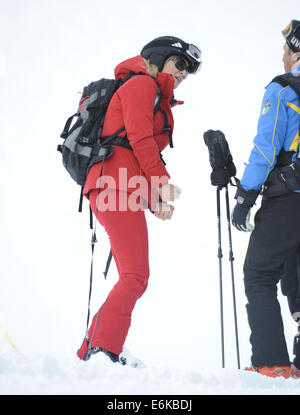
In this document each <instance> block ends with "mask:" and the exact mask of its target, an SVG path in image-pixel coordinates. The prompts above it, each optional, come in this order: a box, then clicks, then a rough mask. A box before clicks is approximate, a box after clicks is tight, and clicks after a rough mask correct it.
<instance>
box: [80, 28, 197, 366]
mask: <svg viewBox="0 0 300 415" xmlns="http://www.w3.org/2000/svg"><path fill="white" fill-rule="evenodd" d="M200 56H201V52H200V50H199V49H198V48H197V47H196V46H194V45H191V44H187V43H185V42H184V41H182V40H181V39H179V38H175V37H170V36H166V37H160V38H157V39H154V40H153V41H152V42H150V43H149V44H147V45H146V46H145V47H144V48H143V50H142V52H141V55H138V56H136V57H134V58H131V59H128V60H126V61H125V62H122V63H120V64H119V65H118V66H117V67H116V69H115V77H116V78H121V79H124V78H125V77H126V76H127V75H128V74H129V73H134V74H139V75H138V76H133V77H131V78H130V79H129V80H127V81H126V82H125V83H124V84H123V85H122V86H121V87H120V88H119V89H118V90H117V91H116V93H115V94H114V95H113V97H112V99H111V101H110V103H109V106H108V109H107V113H106V117H105V121H104V125H103V131H102V135H101V137H108V136H111V135H112V134H114V133H115V132H116V131H118V130H119V129H121V128H122V127H125V131H124V132H123V133H121V134H119V136H125V135H126V136H127V139H128V141H129V144H130V146H131V148H132V150H130V149H128V148H124V147H120V146H113V147H114V152H113V154H112V156H110V157H109V158H107V159H106V160H105V162H104V163H103V166H102V163H97V164H94V165H93V166H92V168H91V169H90V171H89V174H88V177H87V181H86V184H85V187H84V195H85V196H86V197H87V198H88V199H89V201H90V205H91V208H92V210H93V212H94V214H95V216H96V218H97V220H98V221H99V222H100V223H101V225H102V226H103V227H104V228H105V230H106V232H107V234H108V236H109V239H110V244H111V250H112V254H113V257H114V260H115V262H116V266H117V269H118V274H119V280H118V282H117V283H116V284H115V285H114V287H113V289H112V290H111V292H110V293H109V295H108V297H107V299H106V301H105V302H104V304H103V305H102V306H101V308H100V309H99V311H98V312H97V313H96V314H95V316H94V317H93V320H92V323H91V326H90V328H89V331H88V338H89V341H86V339H84V341H83V343H82V345H81V347H80V349H79V350H78V352H77V355H78V357H79V358H80V359H83V360H88V359H89V358H90V356H91V354H94V353H96V352H99V351H102V352H104V353H105V354H106V355H108V356H109V357H110V359H111V360H112V361H119V355H120V353H121V352H122V349H123V345H124V342H125V339H126V336H127V333H128V330H129V327H130V323H131V313H132V311H133V308H134V306H135V303H136V301H137V300H138V298H140V297H141V295H142V294H143V293H144V291H145V290H146V288H147V284H148V278H149V261H148V232H147V223H146V218H145V213H144V208H139V209H136V208H131V205H130V196H131V195H132V193H133V191H136V188H133V187H132V180H133V179H135V178H136V177H139V178H141V179H143V180H142V181H143V183H144V184H145V183H146V184H147V185H148V186H147V190H146V192H144V193H143V195H142V197H141V198H138V199H139V200H140V201H141V200H142V201H143V206H144V207H145V208H146V207H149V208H150V209H151V210H152V212H153V213H154V214H155V216H157V217H158V218H160V219H163V220H165V219H171V217H172V214H173V210H174V207H173V206H172V205H170V204H169V203H168V202H169V201H174V200H175V199H176V198H178V197H179V195H180V189H179V188H178V187H176V186H174V185H171V184H169V179H170V175H169V173H168V171H167V170H166V168H165V165H164V163H163V161H162V159H161V156H160V152H161V151H162V150H164V148H165V147H166V146H167V145H168V144H169V142H170V135H169V131H163V129H164V128H165V126H166V122H167V124H168V126H169V127H171V130H173V125H174V122H173V116H172V111H171V106H173V105H175V104H176V103H177V102H176V101H175V100H174V99H173V92H174V88H176V87H177V86H178V85H179V84H180V83H181V82H182V81H183V80H184V79H185V78H186V76H187V74H188V72H189V73H196V72H197V70H198V69H199V68H200V64H201V61H200ZM158 86H159V89H160V93H161V101H160V109H159V110H158V111H156V112H155V114H154V108H155V102H156V99H157V93H158ZM171 103H172V104H171ZM166 117H167V119H166ZM101 167H103V170H102V178H101V179H100V180H102V179H103V180H105V178H107V177H108V178H109V180H108V181H107V182H106V184H107V186H106V189H105V192H106V195H107V197H108V199H110V200H112V201H113V204H110V205H109V207H107V205H105V206H104V204H105V203H104V200H105V199H103V198H102V199H101V192H103V193H104V191H103V190H101V192H99V177H100V170H101ZM153 178H155V179H156V180H153ZM100 183H101V189H102V187H103V183H102V182H100ZM141 187H142V186H141ZM144 187H145V186H144ZM107 188H108V189H109V191H108V192H107ZM144 190H145V189H144ZM99 196H100V197H99ZM120 196H121V197H120ZM135 199H136V198H135ZM145 202H146V205H145ZM124 206H125V207H124ZM135 206H136V205H135ZM139 206H141V205H139Z"/></svg>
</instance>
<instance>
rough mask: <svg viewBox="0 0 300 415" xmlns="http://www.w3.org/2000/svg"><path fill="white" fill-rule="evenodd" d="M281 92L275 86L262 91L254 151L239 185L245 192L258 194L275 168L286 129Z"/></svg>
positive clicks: (283, 98) (280, 87)
mask: <svg viewBox="0 0 300 415" xmlns="http://www.w3.org/2000/svg"><path fill="white" fill-rule="evenodd" d="M285 89H286V88H283V87H282V86H281V85H279V84H277V83H275V82H273V83H270V84H269V85H268V86H267V88H266V92H265V95H264V98H263V102H262V107H261V113H260V117H259V120H258V126H257V135H256V137H255V138H254V147H253V149H252V151H251V154H250V157H249V163H248V164H247V165H246V168H245V170H244V174H243V177H242V179H241V181H240V184H241V186H242V187H243V188H244V189H245V190H250V189H255V190H260V189H261V186H262V184H263V183H264V182H265V180H266V179H267V177H268V175H269V173H270V172H271V171H272V170H273V169H274V167H275V164H276V160H277V155H278V153H279V152H280V150H281V148H282V146H283V143H284V139H285V135H286V128H287V110H286V102H285V97H284V95H285Z"/></svg>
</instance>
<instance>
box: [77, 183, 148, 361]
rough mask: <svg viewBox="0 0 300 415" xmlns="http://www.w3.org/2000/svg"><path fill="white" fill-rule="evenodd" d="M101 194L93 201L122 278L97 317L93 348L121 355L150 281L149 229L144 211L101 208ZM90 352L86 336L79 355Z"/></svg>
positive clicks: (93, 194) (91, 336) (95, 192)
mask: <svg viewBox="0 0 300 415" xmlns="http://www.w3.org/2000/svg"><path fill="white" fill-rule="evenodd" d="M97 195H98V190H92V191H91V192H90V195H89V200H90V205H91V208H92V210H93V212H94V214H95V216H96V218H97V220H98V221H99V222H100V223H101V225H102V226H104V228H105V230H106V232H107V234H108V236H109V240H110V245H111V250H112V254H113V258H114V260H115V263H116V266H117V269H118V274H119V280H118V282H117V283H116V284H115V285H114V287H113V288H112V290H111V291H110V293H109V295H108V297H107V299H106V301H105V302H104V304H103V305H102V306H101V307H100V309H99V311H98V312H97V313H96V314H95V316H94V317H93V320H92V324H91V326H90V328H89V341H90V344H89V348H91V347H96V346H98V347H102V348H104V349H106V350H109V351H110V352H113V353H116V354H117V355H119V354H120V353H121V352H122V348H123V344H124V342H125V339H126V336H127V333H128V330H129V327H130V323H131V313H132V311H133V308H134V306H135V304H136V301H137V300H138V298H140V297H141V295H142V294H143V293H144V291H145V290H146V288H147V284H148V278H149V260H148V230H147V223H146V218H145V213H144V211H142V210H139V211H136V212H133V211H130V210H126V211H119V210H117V211H104V212H101V211H99V210H97V208H96V203H97ZM117 196H118V195H117ZM86 352H87V345H86V341H85V340H84V341H83V343H82V346H81V348H80V349H79V350H78V352H77V355H78V357H79V358H81V359H83V358H84V355H85V353H86Z"/></svg>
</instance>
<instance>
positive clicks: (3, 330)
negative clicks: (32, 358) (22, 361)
mask: <svg viewBox="0 0 300 415" xmlns="http://www.w3.org/2000/svg"><path fill="white" fill-rule="evenodd" d="M0 330H1V331H2V333H3V334H4V336H5V337H6V339H7V340H8V342H9V344H10V345H11V347H13V348H14V349H15V350H16V352H18V349H17V347H16V345H15V344H14V342H13V341H12V339H11V338H10V337H9V335H8V333H7V331H6V330H5V329H4V327H2V325H1V324H0Z"/></svg>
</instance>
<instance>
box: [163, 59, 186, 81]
mask: <svg viewBox="0 0 300 415" xmlns="http://www.w3.org/2000/svg"><path fill="white" fill-rule="evenodd" d="M183 68H184V69H183ZM187 68H188V63H187V61H186V60H185V59H183V58H182V57H181V56H170V58H168V59H167V60H166V62H165V64H164V67H163V69H162V71H161V72H163V73H168V74H171V75H172V76H173V78H174V80H175V83H174V89H175V88H177V87H178V86H179V85H180V84H181V82H182V81H183V80H184V79H185V78H186V77H187V75H188V71H187Z"/></svg>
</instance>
